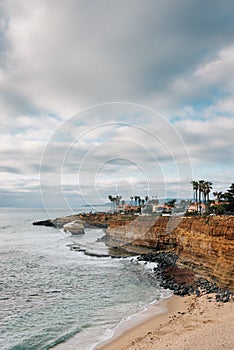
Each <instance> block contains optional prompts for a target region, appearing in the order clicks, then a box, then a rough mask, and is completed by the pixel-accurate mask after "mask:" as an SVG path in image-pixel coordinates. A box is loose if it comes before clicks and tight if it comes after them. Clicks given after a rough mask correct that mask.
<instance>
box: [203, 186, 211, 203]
mask: <svg viewBox="0 0 234 350" xmlns="http://www.w3.org/2000/svg"><path fill="white" fill-rule="evenodd" d="M212 185H213V184H212V182H210V181H204V183H203V195H204V202H205V203H207V202H208V203H209V200H210V197H209V194H210V190H211V189H212Z"/></svg>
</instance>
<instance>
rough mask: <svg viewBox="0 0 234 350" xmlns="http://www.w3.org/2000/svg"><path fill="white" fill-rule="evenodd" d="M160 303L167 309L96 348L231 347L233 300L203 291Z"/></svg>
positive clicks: (191, 349)
mask: <svg viewBox="0 0 234 350" xmlns="http://www.w3.org/2000/svg"><path fill="white" fill-rule="evenodd" d="M163 303H165V304H166V307H167V312H166V313H164V314H161V315H159V316H156V317H153V318H151V319H149V320H147V321H146V322H144V323H142V324H140V325H138V326H136V327H134V328H132V329H130V330H128V331H127V332H125V333H124V334H123V335H121V336H119V337H117V338H115V339H113V340H112V341H110V342H109V343H107V344H106V345H104V346H101V347H99V349H100V350H156V349H157V350H159V349H160V350H164V349H167V350H195V349H203V350H208V349H209V350H210V349H212V350H220V349H225V350H233V344H234V303H233V302H228V303H218V302H216V301H215V299H214V295H203V296H201V297H199V298H197V297H195V296H187V297H184V298H182V297H177V296H173V297H172V298H170V299H169V300H168V301H167V302H165V301H164V302H163ZM155 307H156V306H155Z"/></svg>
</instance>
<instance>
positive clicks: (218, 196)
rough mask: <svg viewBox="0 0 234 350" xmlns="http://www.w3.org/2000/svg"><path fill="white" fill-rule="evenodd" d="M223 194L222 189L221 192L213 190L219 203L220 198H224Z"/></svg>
mask: <svg viewBox="0 0 234 350" xmlns="http://www.w3.org/2000/svg"><path fill="white" fill-rule="evenodd" d="M222 194H223V192H222V191H220V192H217V191H215V192H213V195H214V196H215V197H216V202H217V203H219V201H220V199H221V198H222Z"/></svg>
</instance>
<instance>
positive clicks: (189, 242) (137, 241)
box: [106, 216, 234, 291]
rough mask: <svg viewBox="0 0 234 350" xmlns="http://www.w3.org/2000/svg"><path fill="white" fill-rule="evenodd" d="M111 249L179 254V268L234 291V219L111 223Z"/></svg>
mask: <svg viewBox="0 0 234 350" xmlns="http://www.w3.org/2000/svg"><path fill="white" fill-rule="evenodd" d="M106 233H107V242H108V244H109V245H111V246H122V247H124V248H125V249H128V247H129V246H130V247H134V246H137V247H139V246H141V247H149V248H153V249H155V250H157V251H158V250H169V251H175V252H176V253H178V255H179V260H178V264H179V265H180V266H183V267H186V268H191V269H192V270H193V271H195V272H196V273H197V274H198V275H199V276H203V277H206V278H207V279H210V280H211V281H214V282H216V283H217V284H218V285H219V286H221V287H225V288H229V289H230V290H233V291H234V263H233V262H234V217H233V216H212V217H184V218H181V217H157V218H155V217H148V216H145V217H144V216H139V217H137V218H136V219H135V220H134V221H132V222H128V221H126V220H121V219H118V220H109V222H108V229H107V231H106Z"/></svg>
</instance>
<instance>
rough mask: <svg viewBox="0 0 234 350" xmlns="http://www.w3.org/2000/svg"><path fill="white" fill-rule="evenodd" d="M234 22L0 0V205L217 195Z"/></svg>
mask: <svg viewBox="0 0 234 350" xmlns="http://www.w3.org/2000/svg"><path fill="white" fill-rule="evenodd" d="M233 18H234V1H232V0H222V1H220V0H210V1H209V0H206V1H204V0H203V1H201V0H200V1H198V0H191V1H188V0H173V1H169V0H168V1H167V0H152V1H151V0H144V1H140V0H132V1H130V0H124V1H108V0H106V1H102V0H96V1H87V0H83V1H81V0H69V1H66V0H49V1H48V0H40V1H38V0H8V1H7V0H2V1H0V118H1V123H0V132H1V137H0V152H1V159H0V161H1V162H0V177H1V189H0V194H1V197H0V198H1V200H0V206H26V207H30V206H41V205H42V202H41V199H40V191H41V192H42V196H43V200H44V204H45V205H46V206H51V207H53V206H60V205H61V206H66V205H71V206H73V207H74V206H78V205H79V204H82V203H88V204H93V203H105V202H106V201H107V199H106V198H107V195H108V194H112V195H116V194H119V195H122V196H123V197H124V199H129V197H130V196H131V195H141V196H144V195H150V196H152V195H154V196H155V195H157V196H159V197H164V196H165V197H189V196H190V195H191V193H190V192H191V186H190V185H189V182H190V181H191V180H192V179H195V180H198V179H205V180H209V181H211V182H213V183H214V190H223V191H224V190H226V189H227V188H228V187H229V186H230V184H231V183H232V182H234V176H233V175H234V173H233V148H234V141H233V139H234V138H233V132H234V21H233ZM111 102H119V103H111Z"/></svg>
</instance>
